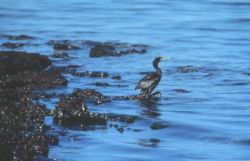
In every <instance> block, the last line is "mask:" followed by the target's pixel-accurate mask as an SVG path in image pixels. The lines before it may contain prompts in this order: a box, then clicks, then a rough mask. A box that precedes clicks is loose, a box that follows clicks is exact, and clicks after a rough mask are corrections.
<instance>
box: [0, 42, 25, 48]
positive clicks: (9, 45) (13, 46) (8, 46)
mask: <svg viewBox="0 0 250 161" xmlns="http://www.w3.org/2000/svg"><path fill="white" fill-rule="evenodd" d="M24 45H25V44H24V43H11V42H7V43H3V44H2V46H4V47H6V48H19V47H22V46H24Z"/></svg>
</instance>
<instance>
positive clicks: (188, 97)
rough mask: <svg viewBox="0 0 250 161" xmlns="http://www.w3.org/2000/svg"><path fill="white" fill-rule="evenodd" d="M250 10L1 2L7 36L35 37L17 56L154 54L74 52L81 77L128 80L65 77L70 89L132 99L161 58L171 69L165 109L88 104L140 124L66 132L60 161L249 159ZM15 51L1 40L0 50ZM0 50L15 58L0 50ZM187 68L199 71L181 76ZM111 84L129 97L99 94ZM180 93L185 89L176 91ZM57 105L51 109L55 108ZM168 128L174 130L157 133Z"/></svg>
mask: <svg viewBox="0 0 250 161" xmlns="http://www.w3.org/2000/svg"><path fill="white" fill-rule="evenodd" d="M249 33H250V2H249V1H247V0H240V1H236V0H235V1H226V0H202V1H197V0H192V1H184V0H176V1H165V0H154V1H152V0H151V1H150V0H141V1H132V0H129V1H126V2H125V1H122V0H116V1H114V0H105V1H96V2H93V1H90V0H85V1H84V2H83V1H81V0H64V1H56V0H53V1H51V0H43V1H39V2H38V1H32V0H25V1H23V2H21V1H18V0H1V2H0V34H1V35H4V34H11V35H20V34H26V35H31V36H34V37H35V39H34V40H24V41H23V42H25V43H27V44H28V45H26V46H24V47H22V48H19V49H16V50H25V51H32V52H38V53H42V54H44V55H51V54H52V53H53V49H52V47H51V46H48V45H47V44H46V43H47V42H48V41H49V40H65V39H69V40H94V41H102V42H103V41H118V42H125V43H139V44H146V45H149V46H150V47H149V50H148V52H147V53H146V54H144V55H127V56H122V57H103V58H89V54H88V52H89V49H87V48H85V49H82V50H76V51H71V52H69V55H70V56H72V57H74V59H71V60H69V61H62V60H58V59H55V64H56V65H65V64H78V65H82V66H83V70H85V69H86V70H89V71H107V72H109V73H111V74H120V75H121V77H122V80H112V79H110V78H99V79H94V78H81V77H76V76H72V75H65V76H66V77H67V78H68V80H69V85H68V87H63V88H58V89H56V90H54V91H52V92H55V91H56V92H58V93H60V92H62V93H70V92H72V90H73V89H74V88H95V89H97V90H98V91H101V92H102V93H104V94H105V95H109V96H117V95H121V96H122V95H134V94H138V93H139V91H135V90H134V87H135V85H136V82H137V81H138V80H139V79H140V78H141V77H142V76H143V75H141V74H139V73H140V72H147V71H152V70H153V69H152V65H151V62H152V59H153V58H154V57H156V56H158V55H161V56H169V57H171V59H170V60H169V61H167V62H163V63H161V64H160V66H161V68H162V70H163V78H162V80H161V82H160V84H159V86H158V88H157V91H160V92H161V99H160V100H159V101H156V102H154V103H153V104H151V105H148V104H146V105H145V104H143V103H141V102H139V101H113V102H111V103H107V104H103V105H99V106H96V105H93V104H88V106H89V109H90V110H91V111H94V112H103V113H109V112H112V113H118V114H130V115H137V116H139V117H140V118H141V119H140V120H138V121H136V122H135V123H133V124H124V123H119V126H121V127H124V131H123V132H122V133H121V132H119V131H117V130H116V129H115V128H114V127H109V126H104V127H102V126H101V127H100V126H96V127H93V128H92V129H91V130H84V131H77V130H73V129H67V128H63V127H58V126H57V125H53V124H52V121H51V118H49V117H48V118H47V119H46V122H47V123H48V124H49V125H52V127H53V128H55V129H64V130H66V131H67V133H66V135H65V136H62V137H60V143H59V146H51V148H50V154H49V156H50V157H51V158H55V159H57V160H66V161H68V160H70V161H80V160H88V161H89V160H109V161H110V160H114V161H122V160H143V161H144V160H164V161H165V160H170V161H191V160H211V161H214V160H217V161H221V160H226V161H235V160H237V161H241V160H242V161H243V160H249V159H250V153H249V150H250V129H249V126H250V119H249V118H250V99H249V94H250V64H249V60H250V34H249ZM3 42H9V40H7V39H5V38H3V37H1V39H0V43H3ZM0 49H1V50H8V49H6V48H4V47H0ZM180 66H191V67H189V68H193V69H195V70H189V71H187V72H182V71H180V70H178V69H179V67H180ZM95 82H107V83H110V84H114V85H115V84H118V85H124V86H122V87H117V86H111V87H96V86H93V84H92V83H95ZM176 89H184V90H185V91H186V92H183V90H176ZM56 101H57V100H54V99H51V100H43V102H44V103H46V104H47V105H48V107H49V108H52V109H53V108H54V106H55V102H56ZM154 122H163V123H164V124H167V125H168V126H167V128H164V129H159V130H152V129H151V128H150V126H151V124H152V123H154ZM109 124H112V123H109Z"/></svg>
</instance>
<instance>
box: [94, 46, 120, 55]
mask: <svg viewBox="0 0 250 161" xmlns="http://www.w3.org/2000/svg"><path fill="white" fill-rule="evenodd" d="M117 54H118V53H117V52H116V51H115V48H114V46H112V45H109V44H98V45H95V46H94V47H93V48H91V50H90V57H102V56H118V55H117Z"/></svg>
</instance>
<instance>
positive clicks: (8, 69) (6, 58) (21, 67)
mask: <svg viewBox="0 0 250 161" xmlns="http://www.w3.org/2000/svg"><path fill="white" fill-rule="evenodd" d="M0 61H1V64H0V75H1V74H16V73H18V72H22V71H25V70H29V71H40V70H42V69H45V68H46V67H48V66H49V65H51V61H50V60H49V59H48V58H47V57H45V56H41V55H39V54H36V53H26V52H17V51H0Z"/></svg>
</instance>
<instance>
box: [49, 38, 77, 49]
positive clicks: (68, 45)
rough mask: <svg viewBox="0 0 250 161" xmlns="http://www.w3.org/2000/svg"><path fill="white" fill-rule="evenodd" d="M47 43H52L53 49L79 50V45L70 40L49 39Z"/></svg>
mask: <svg viewBox="0 0 250 161" xmlns="http://www.w3.org/2000/svg"><path fill="white" fill-rule="evenodd" d="M48 44H49V45H53V47H54V50H79V49H81V48H80V47H78V46H76V45H72V42H71V41H69V40H63V41H54V40H50V41H49V42H48Z"/></svg>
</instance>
